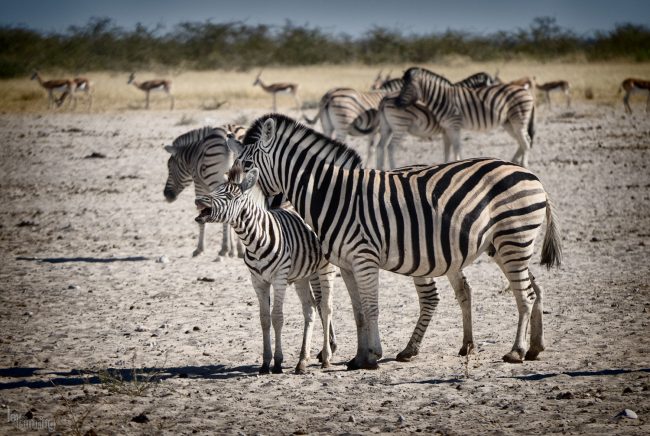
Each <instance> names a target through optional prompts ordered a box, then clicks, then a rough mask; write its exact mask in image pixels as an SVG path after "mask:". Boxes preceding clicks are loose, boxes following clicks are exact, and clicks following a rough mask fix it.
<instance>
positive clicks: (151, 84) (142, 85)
mask: <svg viewBox="0 0 650 436" xmlns="http://www.w3.org/2000/svg"><path fill="white" fill-rule="evenodd" d="M127 84H128V85H130V84H133V86H135V87H136V88H138V89H139V90H141V91H144V92H145V94H146V104H145V107H144V108H145V109H149V93H151V92H152V91H156V92H164V93H165V94H167V97H169V100H170V102H171V105H170V108H169V110H173V109H174V96H173V95H172V82H171V80H166V79H155V80H147V81H146V82H137V81H136V80H135V73H131V75H130V76H129V81H128V82H127Z"/></svg>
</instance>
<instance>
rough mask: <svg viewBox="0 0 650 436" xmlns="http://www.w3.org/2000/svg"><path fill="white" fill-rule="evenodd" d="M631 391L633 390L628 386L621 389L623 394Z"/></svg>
mask: <svg viewBox="0 0 650 436" xmlns="http://www.w3.org/2000/svg"><path fill="white" fill-rule="evenodd" d="M632 392H634V391H633V390H632V388H631V387H629V386H628V387H626V388H625V389H623V393H624V394H631V393H632Z"/></svg>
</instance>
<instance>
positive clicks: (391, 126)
mask: <svg viewBox="0 0 650 436" xmlns="http://www.w3.org/2000/svg"><path fill="white" fill-rule="evenodd" d="M493 83H494V78H493V77H492V76H490V75H489V74H488V73H485V72H480V73H476V74H473V75H471V76H469V77H467V78H465V79H463V80H461V81H459V82H456V83H455V84H454V86H462V87H465V88H472V89H478V88H482V87H485V86H490V85H492V84H493ZM397 98H398V96H397V94H395V93H393V94H390V95H387V96H386V97H384V98H383V99H382V101H381V104H380V105H379V120H380V127H379V135H380V139H379V142H378V144H377V164H376V166H375V168H377V169H383V168H385V167H384V163H385V162H384V156H385V151H388V153H387V155H388V167H389V168H395V150H396V149H398V148H399V146H400V144H401V143H402V140H403V139H404V137H405V136H406V135H407V134H410V135H413V136H417V137H419V138H431V137H433V136H435V135H438V134H440V133H443V128H442V127H441V126H440V123H439V122H438V120H437V119H436V118H435V117H434V115H433V113H432V112H431V111H430V110H429V108H428V107H427V106H426V105H425V104H423V103H422V102H420V101H416V102H415V103H413V104H411V105H408V106H406V107H400V106H398V105H397Z"/></svg>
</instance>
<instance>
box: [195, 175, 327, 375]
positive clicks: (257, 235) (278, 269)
mask: <svg viewBox="0 0 650 436" xmlns="http://www.w3.org/2000/svg"><path fill="white" fill-rule="evenodd" d="M257 175H258V171H257V169H252V170H251V171H249V172H248V173H247V174H243V172H242V169H241V167H240V166H239V165H235V166H233V168H232V169H231V170H230V171H229V173H228V182H226V183H224V184H222V185H221V186H219V187H218V188H217V189H216V190H215V191H214V192H212V193H211V194H210V195H207V196H198V197H197V200H196V204H197V206H199V207H200V208H202V211H201V213H200V215H199V216H198V217H197V218H196V220H197V222H199V223H202V224H204V223H206V222H220V223H224V224H230V225H231V226H232V227H233V229H234V230H235V232H236V233H237V235H238V236H239V238H240V239H241V240H242V241H243V243H244V246H245V247H246V253H245V256H244V261H245V263H246V265H247V266H248V270H249V271H250V274H251V279H252V282H253V287H254V288H255V292H256V293H257V296H258V299H259V303H260V320H261V323H262V331H263V342H264V356H263V364H262V367H261V369H260V373H268V372H269V370H270V362H271V358H272V357H273V359H274V366H273V372H274V373H278V372H282V361H283V354H282V341H281V331H282V324H283V315H282V306H283V301H284V294H285V290H286V287H287V285H288V284H291V283H295V286H296V291H297V292H298V296H299V298H300V301H301V303H302V309H303V315H304V318H305V330H304V332H303V343H302V349H301V352H300V361H299V362H298V365H297V366H296V372H297V373H304V372H305V371H306V367H307V362H308V360H309V352H310V342H311V332H312V328H313V321H314V310H313V309H314V306H315V304H317V303H318V305H319V312H320V314H321V319H322V321H323V331H324V337H323V350H322V352H321V360H322V366H323V367H324V368H325V367H328V366H329V362H330V356H331V353H332V351H331V348H330V324H331V316H332V298H331V288H332V280H333V276H334V267H333V266H332V265H331V264H330V263H329V262H328V261H327V260H326V259H325V257H324V256H323V252H322V250H321V246H320V243H319V241H318V238H317V237H316V235H315V234H314V232H312V231H311V229H310V228H309V227H308V226H307V225H306V224H305V222H304V221H303V220H302V218H300V216H298V214H296V213H295V212H294V211H292V210H290V209H282V208H275V209H267V206H266V199H265V197H264V196H263V195H262V194H261V192H260V190H259V188H257V187H256V182H257ZM310 283H311V287H312V288H313V291H314V295H312V289H310ZM271 285H273V291H274V295H273V312H272V313H271V311H270V286H271ZM271 321H272V323H273V328H274V330H275V353H272V352H271V338H270V326H271ZM332 342H334V341H332ZM333 345H334V344H333Z"/></svg>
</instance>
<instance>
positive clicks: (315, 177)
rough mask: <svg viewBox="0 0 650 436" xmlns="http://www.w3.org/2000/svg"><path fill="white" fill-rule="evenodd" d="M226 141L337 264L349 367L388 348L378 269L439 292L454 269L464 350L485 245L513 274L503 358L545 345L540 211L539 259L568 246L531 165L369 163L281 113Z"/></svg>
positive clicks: (369, 361)
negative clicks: (535, 271) (475, 269)
mask: <svg viewBox="0 0 650 436" xmlns="http://www.w3.org/2000/svg"><path fill="white" fill-rule="evenodd" d="M427 90H428V88H426V87H425V89H424V91H427ZM410 92H415V91H412V90H411V91H410ZM416 97H417V96H416ZM502 110H503V111H506V112H507V111H508V110H509V108H508V107H506V108H504V109H502ZM461 120H462V119H461ZM228 145H229V146H230V147H231V148H233V150H234V151H235V152H236V155H237V156H238V158H239V159H240V160H241V162H242V163H243V165H244V167H245V168H246V169H248V168H252V167H257V168H259V183H260V186H261V188H262V190H263V192H264V194H265V195H267V196H268V195H275V194H278V193H284V194H285V195H286V197H287V198H288V199H289V201H290V202H291V203H292V204H293V206H294V207H295V208H296V211H297V212H298V213H299V214H300V216H302V217H303V218H304V219H305V221H306V222H307V224H309V225H310V226H311V227H312V229H313V230H314V232H315V233H316V235H317V236H318V238H319V240H320V241H321V243H322V247H323V251H324V253H325V256H326V257H327V258H328V259H329V260H330V261H331V262H332V263H334V264H335V265H337V266H339V267H340V268H341V275H342V277H343V279H344V281H345V283H346V286H347V288H348V291H349V292H350V296H351V299H352V304H353V309H354V314H355V318H356V322H357V326H358V332H357V334H358V348H357V354H356V356H355V358H354V359H353V360H352V361H351V362H350V363H349V366H350V367H351V368H373V367H376V366H377V359H379V357H381V355H382V349H381V342H380V338H379V330H378V322H377V320H378V292H377V289H378V270H379V269H380V268H381V269H385V270H388V271H393V272H397V273H400V274H404V275H409V276H413V277H415V278H416V285H418V284H419V285H423V284H424V285H425V286H429V287H430V292H432V293H435V291H432V290H431V289H435V287H431V284H432V283H433V278H434V277H437V276H441V275H447V276H448V277H449V279H450V282H451V283H452V286H453V287H454V290H455V292H456V296H457V299H458V301H459V302H460V304H461V309H462V312H463V331H464V335H463V347H462V348H461V354H464V353H467V352H468V351H469V350H470V349H471V347H472V346H473V336H472V327H471V288H470V287H469V285H467V282H466V280H465V278H464V276H463V273H462V269H463V268H464V267H466V266H467V265H469V264H470V263H472V262H473V261H474V260H475V259H476V258H477V257H478V256H479V255H480V254H481V253H482V252H484V251H488V252H490V253H493V256H494V259H495V261H496V263H497V264H498V265H499V267H500V268H501V270H502V271H503V272H504V274H505V275H506V277H507V278H508V280H509V282H510V288H511V289H512V291H513V293H514V295H515V299H516V301H517V307H518V310H519V325H518V329H517V335H516V339H515V343H514V345H513V347H512V350H511V352H509V353H508V354H506V355H505V356H504V360H506V361H509V362H520V361H521V360H522V359H523V358H524V356H526V358H529V359H534V358H536V357H537V355H538V354H539V353H540V352H541V351H542V350H543V349H544V340H543V327H542V306H541V301H542V290H541V288H540V287H539V286H537V284H536V283H535V281H534V278H533V277H532V275H531V274H530V273H529V272H528V264H529V262H530V259H531V257H532V254H533V242H534V240H535V237H536V235H537V233H538V232H539V229H540V227H541V225H542V223H543V221H544V219H545V218H546V220H547V224H546V236H545V240H544V248H543V250H542V264H543V265H546V266H549V267H550V266H552V265H556V264H559V262H560V257H561V249H560V238H559V233H558V229H557V220H556V219H555V218H554V215H553V212H552V206H551V203H550V201H549V200H548V197H547V194H546V192H545V191H544V188H543V186H542V185H541V183H540V182H539V180H538V179H537V177H535V175H533V174H532V173H531V172H530V171H528V170H526V169H524V168H522V167H520V166H518V165H514V164H511V163H508V162H504V161H500V160H496V159H471V160H464V161H459V162H453V163H448V164H443V165H434V166H414V167H409V168H407V169H403V170H393V171H386V172H384V171H378V170H372V169H363V168H362V167H361V159H360V158H359V156H358V155H357V154H356V152H354V151H352V150H351V149H349V148H347V147H346V146H345V145H343V144H341V143H339V142H336V141H332V140H331V139H329V138H327V137H325V136H323V135H321V134H319V133H317V132H314V131H312V130H311V129H308V128H306V127H304V126H302V125H301V124H299V123H297V122H295V121H294V120H291V119H289V118H286V117H283V116H280V115H268V116H265V117H262V118H260V119H258V120H257V121H256V122H255V123H254V125H253V126H252V127H251V128H250V129H249V130H248V132H247V134H246V136H245V138H244V140H243V143H239V142H238V141H236V140H234V139H229V140H228ZM419 291H420V290H419ZM420 292H421V291H420ZM435 295H436V298H437V293H435ZM429 319H430V318H429ZM529 324H530V327H531V343H530V347H528V346H527V345H526V343H527V341H526V336H527V334H526V332H527V329H528V326H529ZM422 333H423V331H422V332H418V331H417V329H416V331H415V332H414V335H413V337H412V341H414V342H416V346H411V343H409V346H407V348H406V349H405V350H404V351H403V352H402V353H400V356H401V357H402V358H404V360H407V359H408V358H410V357H412V356H413V355H414V354H416V353H417V345H419V343H418V340H419V339H421V334H422Z"/></svg>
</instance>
